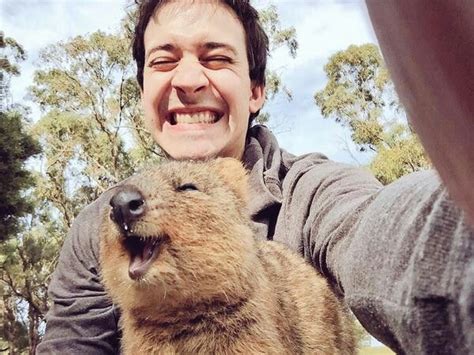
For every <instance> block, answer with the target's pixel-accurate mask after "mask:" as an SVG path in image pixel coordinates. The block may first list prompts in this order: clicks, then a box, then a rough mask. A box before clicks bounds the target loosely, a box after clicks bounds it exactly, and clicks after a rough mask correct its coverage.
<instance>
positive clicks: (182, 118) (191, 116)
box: [174, 111, 217, 123]
mask: <svg viewBox="0 0 474 355" xmlns="http://www.w3.org/2000/svg"><path fill="white" fill-rule="evenodd" d="M216 120H217V115H216V114H215V113H213V112H210V111H203V112H196V113H175V114H174V121H175V122H176V123H214V122H215V121H216Z"/></svg>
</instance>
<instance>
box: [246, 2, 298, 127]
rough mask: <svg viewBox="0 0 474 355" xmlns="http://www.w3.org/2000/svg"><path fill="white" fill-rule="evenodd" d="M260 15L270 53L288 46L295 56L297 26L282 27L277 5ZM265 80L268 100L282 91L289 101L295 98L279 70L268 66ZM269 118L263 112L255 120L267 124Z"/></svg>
mask: <svg viewBox="0 0 474 355" xmlns="http://www.w3.org/2000/svg"><path fill="white" fill-rule="evenodd" d="M259 16H260V21H261V23H262V26H263V29H264V30H265V33H266V34H267V35H268V37H269V42H270V43H269V51H270V53H272V52H274V51H276V50H277V49H279V48H281V47H286V48H287V49H288V53H289V55H290V56H291V57H292V58H295V57H296V54H297V50H298V40H297V39H296V30H295V28H294V27H286V28H283V27H282V25H281V23H280V18H279V15H278V12H277V8H276V6H275V5H269V6H268V7H267V8H265V9H262V10H261V11H260V13H259ZM265 82H266V85H265V96H266V100H267V101H270V100H273V99H274V98H275V97H276V96H277V95H278V94H280V93H282V94H283V95H284V96H285V97H286V99H287V100H288V101H291V100H292V99H293V96H292V93H291V90H290V89H289V88H288V87H286V86H285V85H284V83H283V82H282V80H281V76H280V74H279V73H278V72H277V70H272V69H268V68H267V71H266V76H265ZM269 119H270V115H269V114H268V113H267V112H261V113H260V115H259V116H258V117H257V118H256V119H255V121H256V122H257V123H260V124H266V123H268V121H269Z"/></svg>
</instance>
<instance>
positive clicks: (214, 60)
mask: <svg viewBox="0 0 474 355" xmlns="http://www.w3.org/2000/svg"><path fill="white" fill-rule="evenodd" d="M232 62H233V61H232V59H231V58H229V57H221V56H212V57H207V58H203V59H201V63H202V64H203V65H204V66H206V67H207V68H210V69H220V68H224V67H227V66H228V65H229V64H232Z"/></svg>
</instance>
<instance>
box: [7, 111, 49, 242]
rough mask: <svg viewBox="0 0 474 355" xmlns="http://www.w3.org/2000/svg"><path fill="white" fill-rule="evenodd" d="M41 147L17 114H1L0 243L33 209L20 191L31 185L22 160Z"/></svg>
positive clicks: (13, 233) (13, 234)
mask: <svg viewBox="0 0 474 355" xmlns="http://www.w3.org/2000/svg"><path fill="white" fill-rule="evenodd" d="M39 151H40V148H39V145H38V143H37V142H35V141H34V140H33V139H32V138H31V137H30V136H29V135H28V134H27V133H26V132H25V129H24V127H23V121H22V118H21V116H20V114H19V113H17V112H0V180H1V184H0V241H3V240H5V239H7V238H10V237H13V236H15V235H16V233H17V232H18V230H19V226H18V223H19V222H18V219H19V218H20V217H22V216H24V215H25V214H27V213H29V212H31V210H32V208H33V206H32V204H31V201H29V200H28V199H27V198H26V197H25V196H24V195H23V192H24V191H25V190H26V189H28V188H29V187H31V186H32V184H33V181H32V178H31V175H30V173H29V172H28V171H27V170H26V169H25V166H24V165H25V161H26V160H27V159H28V158H29V157H31V156H32V155H35V154H37V153H39Z"/></svg>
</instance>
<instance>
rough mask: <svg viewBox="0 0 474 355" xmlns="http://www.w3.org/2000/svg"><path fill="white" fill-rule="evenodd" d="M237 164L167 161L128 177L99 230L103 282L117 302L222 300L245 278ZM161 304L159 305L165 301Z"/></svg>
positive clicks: (246, 231)
mask: <svg viewBox="0 0 474 355" xmlns="http://www.w3.org/2000/svg"><path fill="white" fill-rule="evenodd" d="M246 189H247V188H246V175H245V170H244V169H243V167H242V166H241V164H240V162H238V161H236V160H233V159H217V160H215V161H212V162H208V163H191V162H173V163H168V164H166V165H162V166H160V167H156V168H153V169H151V170H149V171H147V172H146V173H144V174H141V175H137V176H135V177H133V178H132V179H130V181H129V182H128V183H127V185H124V186H122V187H121V188H119V189H118V190H117V192H116V193H115V194H114V196H113V197H112V199H111V200H110V205H111V207H110V210H109V215H106V216H104V219H103V223H102V226H101V266H102V276H103V280H104V284H105V286H106V288H107V289H108V291H109V292H110V293H111V295H112V298H113V299H114V301H115V302H117V303H118V304H121V303H122V304H123V303H125V304H127V303H132V304H133V302H134V300H137V299H139V300H140V302H141V304H143V303H146V299H144V298H149V301H150V305H151V304H152V303H154V304H156V298H157V297H158V298H161V299H162V300H167V301H166V302H181V301H182V300H184V299H187V300H193V299H196V298H203V297H204V298H213V297H218V295H219V294H222V295H223V296H226V295H227V294H228V293H232V291H233V290H234V289H236V288H239V287H242V282H245V281H244V280H245V278H246V277H247V275H246V274H248V273H251V263H252V261H251V259H252V258H253V257H254V256H253V255H254V253H255V251H254V247H253V239H252V236H251V231H250V228H249V219H248V216H247V212H246V207H245V205H246ZM166 302H165V303H166Z"/></svg>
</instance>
